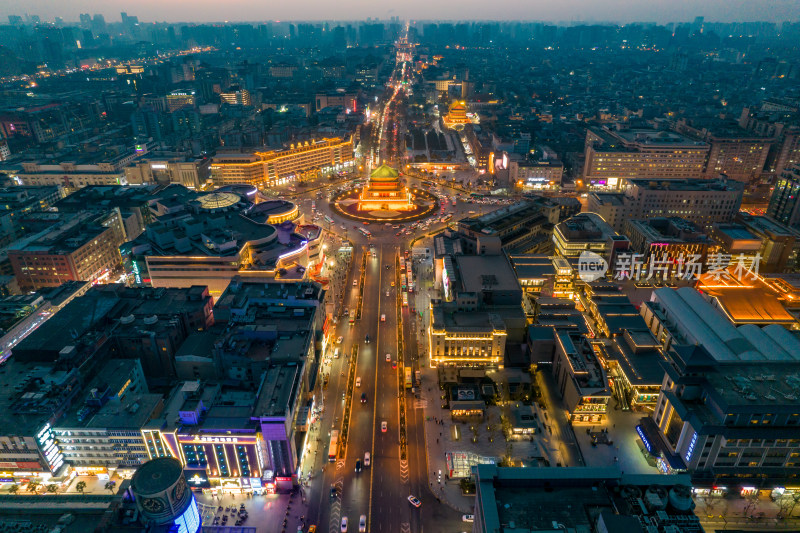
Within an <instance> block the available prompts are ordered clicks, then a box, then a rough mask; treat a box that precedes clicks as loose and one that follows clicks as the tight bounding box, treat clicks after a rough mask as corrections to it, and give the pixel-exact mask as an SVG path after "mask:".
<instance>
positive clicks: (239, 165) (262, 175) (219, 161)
mask: <svg viewBox="0 0 800 533" xmlns="http://www.w3.org/2000/svg"><path fill="white" fill-rule="evenodd" d="M354 163H355V160H354V155H353V141H352V139H350V138H348V139H341V138H332V139H322V140H320V141H311V142H308V141H306V142H304V143H297V144H296V145H295V144H292V145H291V146H290V148H289V149H287V150H274V151H269V152H255V153H253V154H247V155H243V154H221V155H217V156H216V157H214V160H213V161H212V163H211V177H212V179H213V180H214V184H215V185H217V186H222V185H235V184H242V183H243V184H247V185H255V186H257V187H260V188H264V187H273V186H275V185H279V184H281V183H285V182H286V181H287V180H295V179H301V178H304V177H308V176H311V177H316V176H317V175H319V174H325V173H333V172H338V171H343V170H347V169H349V168H352V166H353V165H354Z"/></svg>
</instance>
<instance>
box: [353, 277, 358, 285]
mask: <svg viewBox="0 0 800 533" xmlns="http://www.w3.org/2000/svg"><path fill="white" fill-rule="evenodd" d="M353 287H358V280H357V279H354V280H353Z"/></svg>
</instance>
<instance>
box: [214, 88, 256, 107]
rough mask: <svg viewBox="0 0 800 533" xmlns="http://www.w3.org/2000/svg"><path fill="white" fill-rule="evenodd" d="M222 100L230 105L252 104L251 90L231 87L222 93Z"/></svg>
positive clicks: (220, 97)
mask: <svg viewBox="0 0 800 533" xmlns="http://www.w3.org/2000/svg"><path fill="white" fill-rule="evenodd" d="M219 99H220V102H221V103H223V104H230V105H251V104H252V101H251V100H250V91H248V90H247V89H242V88H241V87H231V88H230V89H228V90H227V91H224V92H222V93H220V95H219Z"/></svg>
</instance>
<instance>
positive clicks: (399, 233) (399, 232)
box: [394, 231, 403, 237]
mask: <svg viewBox="0 0 800 533" xmlns="http://www.w3.org/2000/svg"><path fill="white" fill-rule="evenodd" d="M402 234H403V232H402V231H398V232H397V233H395V234H394V236H395V237H399V236H400V235H402Z"/></svg>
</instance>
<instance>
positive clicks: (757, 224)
mask: <svg viewBox="0 0 800 533" xmlns="http://www.w3.org/2000/svg"><path fill="white" fill-rule="evenodd" d="M736 222H738V223H740V224H744V225H745V227H746V228H747V229H748V230H751V231H755V232H758V233H762V234H764V235H766V236H768V237H770V238H776V237H793V238H795V239H800V231H798V230H796V229H794V228H790V227H789V226H786V225H784V224H781V223H780V222H778V221H776V220H773V219H771V218H769V217H765V216H757V215H751V214H749V213H745V212H743V211H740V212H739V213H737V215H736Z"/></svg>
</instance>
